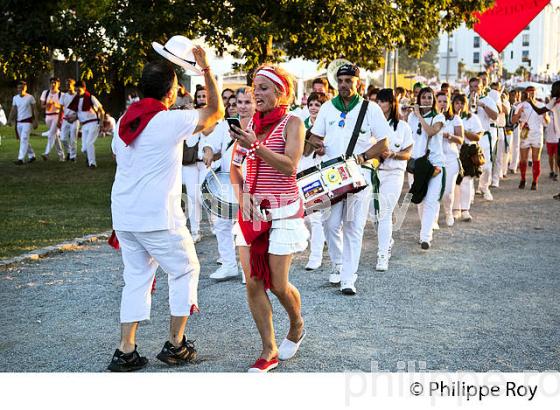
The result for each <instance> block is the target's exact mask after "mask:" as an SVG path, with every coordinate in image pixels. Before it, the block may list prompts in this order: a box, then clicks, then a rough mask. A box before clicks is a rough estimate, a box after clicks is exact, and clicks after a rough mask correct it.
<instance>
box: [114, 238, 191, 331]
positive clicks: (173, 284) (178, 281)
mask: <svg viewBox="0 0 560 410" xmlns="http://www.w3.org/2000/svg"><path fill="white" fill-rule="evenodd" d="M117 238H118V239H119V243H120V246H121V250H122V259H123V263H124V272H123V278H124V288H123V291H122V299H121V315H120V319H121V323H132V322H139V321H141V320H148V319H149V318H150V310H151V305H152V293H151V289H152V283H153V281H154V277H155V273H156V270H157V268H158V266H161V267H162V269H163V270H164V271H165V273H167V281H168V285H169V310H170V312H171V315H172V316H189V315H190V314H192V312H193V310H194V309H195V308H197V307H198V299H197V290H198V276H199V274H200V264H199V262H198V257H197V256H196V250H195V248H194V244H193V241H192V238H191V235H190V233H189V231H188V229H187V227H181V228H179V229H177V230H164V231H153V232H124V231H118V232H117Z"/></svg>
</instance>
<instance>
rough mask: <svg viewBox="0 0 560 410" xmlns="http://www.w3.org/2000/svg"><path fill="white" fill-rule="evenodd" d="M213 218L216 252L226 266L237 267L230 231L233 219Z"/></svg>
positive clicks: (231, 232)
mask: <svg viewBox="0 0 560 410" xmlns="http://www.w3.org/2000/svg"><path fill="white" fill-rule="evenodd" d="M213 219H214V230H215V232H216V239H217V240H218V253H219V254H220V258H221V259H222V264H223V266H226V267H228V268H237V260H236V258H235V245H234V243H233V231H232V229H233V224H234V221H232V220H231V219H225V218H220V217H214V218H213Z"/></svg>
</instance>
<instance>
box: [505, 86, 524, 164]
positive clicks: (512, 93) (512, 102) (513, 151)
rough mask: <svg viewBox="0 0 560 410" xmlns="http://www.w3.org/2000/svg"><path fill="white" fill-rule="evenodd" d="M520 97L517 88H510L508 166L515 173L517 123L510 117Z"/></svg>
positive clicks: (517, 142) (517, 146) (517, 145)
mask: <svg viewBox="0 0 560 410" xmlns="http://www.w3.org/2000/svg"><path fill="white" fill-rule="evenodd" d="M520 98H521V94H520V92H519V90H511V91H510V92H509V105H510V109H509V112H508V118H507V125H508V128H509V129H510V130H511V140H510V141H511V143H510V145H509V151H510V155H511V159H510V162H509V166H508V168H509V173H510V174H516V173H517V167H518V166H519V142H520V141H519V127H518V125H517V124H514V123H513V121H512V119H513V115H514V114H515V110H516V109H517V105H518V104H519V103H520Z"/></svg>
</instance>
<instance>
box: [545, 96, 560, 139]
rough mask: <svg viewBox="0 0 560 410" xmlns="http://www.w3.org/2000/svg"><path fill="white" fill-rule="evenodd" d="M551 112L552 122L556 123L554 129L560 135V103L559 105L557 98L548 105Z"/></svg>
mask: <svg viewBox="0 0 560 410" xmlns="http://www.w3.org/2000/svg"><path fill="white" fill-rule="evenodd" d="M546 108H548V109H549V110H550V111H552V112H551V114H553V115H552V117H551V119H550V120H551V121H554V129H555V130H556V132H557V133H560V102H558V103H557V101H556V97H554V98H552V99H551V100H550V101H549V102H548V104H547V105H546Z"/></svg>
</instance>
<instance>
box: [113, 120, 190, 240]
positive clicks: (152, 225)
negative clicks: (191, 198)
mask: <svg viewBox="0 0 560 410" xmlns="http://www.w3.org/2000/svg"><path fill="white" fill-rule="evenodd" d="M119 123H120V120H119ZM197 124H198V111H196V110H171V111H162V112H160V113H158V114H156V115H155V116H154V117H153V118H152V120H151V121H150V122H149V123H148V125H147V126H146V128H144V130H143V131H142V133H141V134H140V135H139V136H138V137H137V138H136V140H134V142H133V143H132V144H131V145H130V146H126V145H125V143H124V142H123V141H122V140H121V138H120V137H119V135H118V130H119V127H118V126H117V127H115V132H114V134H113V142H112V144H111V146H112V149H113V153H114V154H115V155H116V159H117V171H116V174H115V182H114V183H113V189H112V192H111V212H112V216H113V229H115V230H121V231H131V232H151V231H159V230H166V229H178V228H179V227H183V226H185V225H186V219H185V214H184V212H183V210H182V209H181V161H182V159H183V141H184V140H185V138H187V137H188V136H190V135H191V134H192V132H193V131H194V129H195V128H196V126H197Z"/></svg>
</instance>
